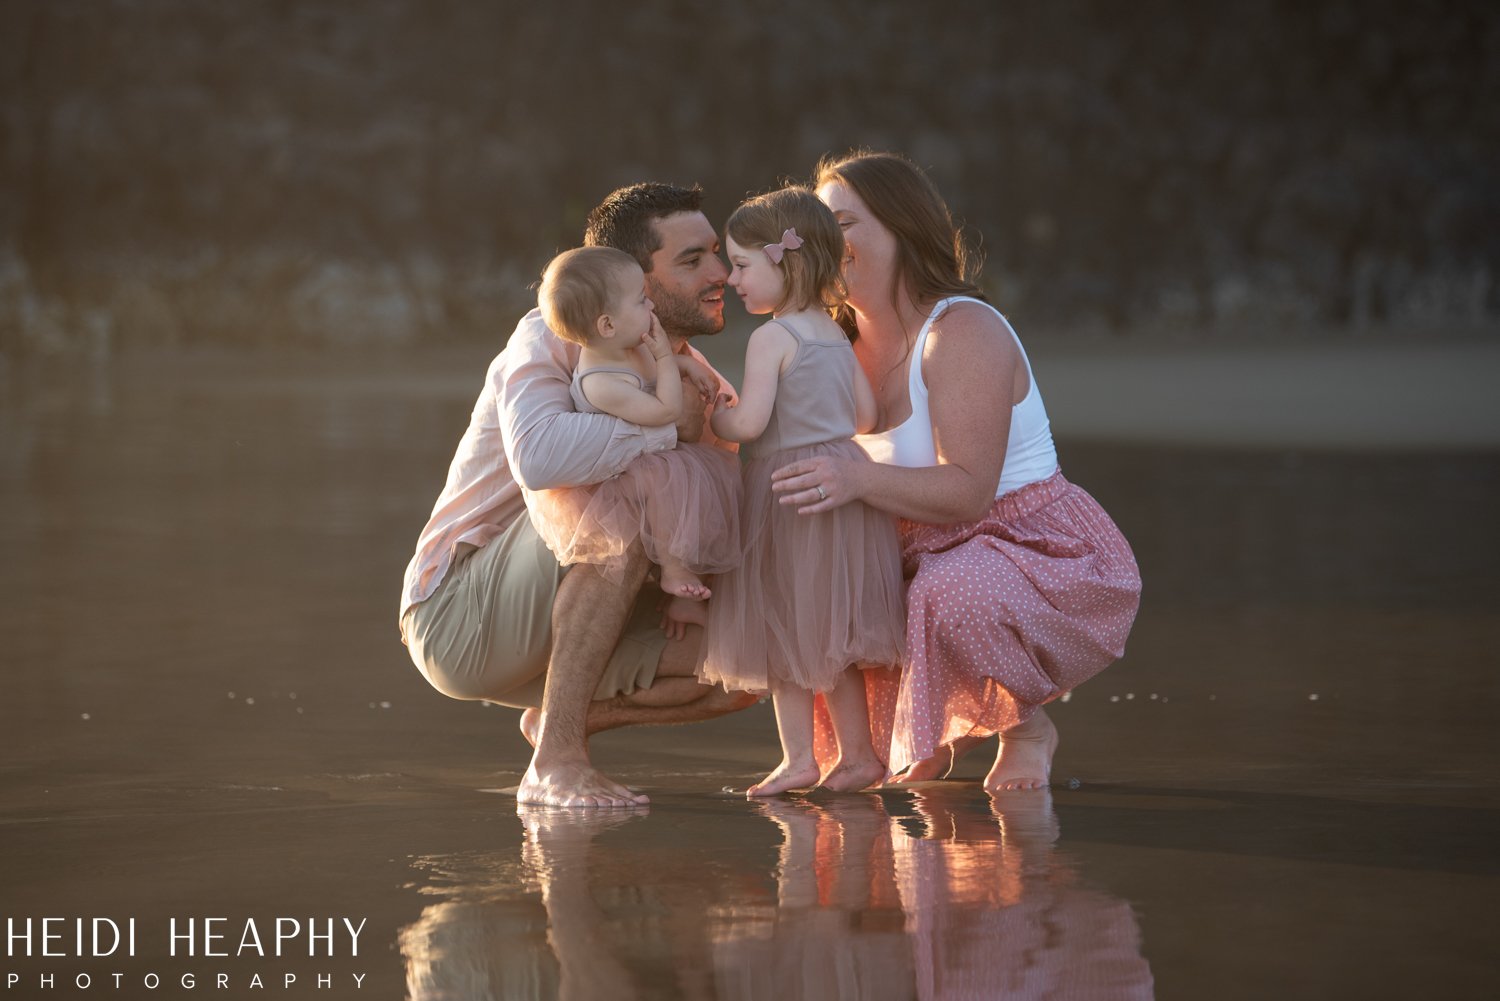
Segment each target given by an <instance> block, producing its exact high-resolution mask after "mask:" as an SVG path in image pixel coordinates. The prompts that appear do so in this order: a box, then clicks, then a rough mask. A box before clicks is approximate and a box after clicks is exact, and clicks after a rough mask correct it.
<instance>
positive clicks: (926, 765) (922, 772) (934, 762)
mask: <svg viewBox="0 0 1500 1001" xmlns="http://www.w3.org/2000/svg"><path fill="white" fill-rule="evenodd" d="M984 741H985V738H984V737H959V738H958V739H957V740H955V741H953V742H952V743H948V744H944V745H943V746H941V747H939V748H938V749H937V753H936V754H934V755H933V756H932V757H930V758H923V759H922V760H921V761H916V762H913V763H912V764H910V765H908V766H907V767H905V768H903V769H902V770H901V774H900V775H893V776H892V777H891V784H892V785H902V784H904V783H907V782H931V781H934V780H936V779H945V778H947V777H948V775H949V774H950V773H951V772H952V771H953V767H954V766H955V765H957V764H958V759H959V758H961V757H963V756H964V755H965V754H967V753H969V752H970V751H972V750H973V749H974V748H976V747H978V746H979V745H980V744H982V743H984Z"/></svg>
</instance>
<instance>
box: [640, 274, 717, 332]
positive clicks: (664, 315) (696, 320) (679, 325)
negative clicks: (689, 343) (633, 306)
mask: <svg viewBox="0 0 1500 1001" xmlns="http://www.w3.org/2000/svg"><path fill="white" fill-rule="evenodd" d="M647 291H648V293H649V294H650V296H651V302H652V303H653V304H654V305H655V306H656V318H657V319H658V320H660V321H661V328H662V329H663V330H665V331H666V332H667V334H668V335H669V336H672V337H682V338H687V337H698V336H699V335H702V334H717V333H718V332H719V331H721V330H723V329H724V314H722V313H720V314H719V315H718V316H704V315H703V302H702V298H703V296H705V295H707V294H709V293H710V292H712V291H713V290H712V289H704V290H702V291H700V292H695V293H693V295H692V296H682V295H677V294H676V293H673V292H668V291H667V290H666V289H664V288H662V287H660V286H656V287H655V288H648V289H647Z"/></svg>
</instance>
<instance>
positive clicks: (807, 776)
mask: <svg viewBox="0 0 1500 1001" xmlns="http://www.w3.org/2000/svg"><path fill="white" fill-rule="evenodd" d="M817 784H818V765H817V762H815V761H806V762H798V763H797V764H792V763H791V762H788V761H785V760H783V761H782V762H781V764H780V765H778V766H777V767H776V770H775V771H773V772H772V773H771V774H770V775H767V776H766V777H765V778H763V779H761V780H760V781H759V782H757V783H755V785H753V786H751V787H750V788H749V789H747V790H745V795H746V796H752V797H753V796H779V795H781V794H782V793H784V792H786V791H787V790H789V789H809V788H811V787H813V786H815V785H817Z"/></svg>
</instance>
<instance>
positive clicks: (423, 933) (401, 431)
mask: <svg viewBox="0 0 1500 1001" xmlns="http://www.w3.org/2000/svg"><path fill="white" fill-rule="evenodd" d="M485 361H486V358H485V357H484V353H483V352H480V353H478V354H476V353H474V352H461V353H457V354H455V355H453V356H452V357H449V358H445V359H439V360H436V361H433V360H429V361H426V362H424V363H421V364H416V363H413V362H410V361H408V360H405V359H379V358H374V359H371V358H366V359H361V360H358V361H352V360H350V359H335V358H326V357H325V358H311V359H302V360H300V361H297V362H291V361H288V360H285V359H272V358H253V357H251V358H246V357H212V356H203V357H196V358H192V359H181V358H178V359H165V358H162V359H135V360H131V361H127V362H124V363H120V364H117V365H115V366H114V367H111V368H107V369H97V370H84V371H44V370H35V369H24V370H23V369H11V370H9V371H5V372H3V374H0V511H3V512H4V518H3V519H0V566H3V568H4V574H3V577H0V627H3V631H4V634H5V635H6V636H7V638H8V643H7V644H6V648H5V654H4V660H3V670H4V676H5V681H6V696H5V698H4V699H3V700H0V751H3V754H0V849H3V855H0V857H3V859H4V861H3V863H0V901H3V916H4V917H6V918H7V919H10V920H11V921H12V925H11V927H10V928H8V929H7V930H8V931H9V932H11V933H12V934H11V937H10V938H9V940H8V941H9V947H10V948H9V954H8V956H7V958H6V959H5V961H4V966H3V967H0V984H4V983H7V978H8V977H10V976H11V975H14V976H16V977H17V978H18V979H17V981H16V982H15V984H14V985H13V986H11V987H10V988H9V993H8V996H14V997H31V996H47V997H67V996H92V995H99V994H103V995H106V996H116V997H144V996H151V997H176V996H181V997H192V996H197V995H200V994H214V995H215V996H242V995H243V994H246V993H248V992H249V991H251V990H254V989H255V983H254V982H253V981H252V978H254V977H256V976H259V977H260V978H261V981H262V982H263V983H264V984H265V985H266V989H267V990H269V991H272V992H274V993H278V994H280V995H281V996H285V997H297V996H301V995H304V994H305V995H309V996H320V997H343V996H351V997H352V996H375V997H383V998H397V997H403V996H412V997H417V998H490V997H494V998H505V997H520V998H525V997H554V996H562V997H586V998H596V997H632V996H634V997H661V998H667V997H688V998H715V997H718V998H761V997H775V998H777V999H778V1001H781V999H790V998H798V997H871V998H886V997H890V998H907V997H924V998H927V997H1041V996H1065V997H1101V998H1115V997H1152V996H1154V997H1159V998H1203V997H1214V998H1266V997H1278V998H1297V997H1344V996H1348V997H1362V998H1383V997H1389V998H1406V997H1411V996H1419V995H1420V996H1442V997H1479V996H1488V993H1489V990H1490V988H1491V987H1492V985H1493V983H1494V980H1495V977H1496V975H1497V974H1500V964H1497V962H1496V960H1495V958H1494V950H1493V948H1492V941H1491V938H1490V934H1489V933H1488V932H1485V931H1484V930H1483V929H1484V928H1486V927H1488V926H1489V925H1488V921H1487V920H1485V918H1484V915H1485V914H1486V913H1488V910H1489V906H1488V905H1489V903H1490V901H1491V900H1492V898H1493V896H1494V894H1495V893H1496V891H1497V890H1500V872H1497V865H1496V851H1495V845H1496V844H1497V843H1500V841H1497V836H1500V796H1497V793H1496V786H1495V781H1494V775H1495V772H1496V765H1497V763H1500V762H1497V757H1500V755H1497V752H1496V747H1495V741H1494V738H1493V722H1492V721H1493V719H1494V716H1495V710H1496V708H1497V702H1500V699H1497V688H1500V681H1497V677H1500V674H1497V672H1496V670H1495V668H1496V666H1497V664H1496V660H1497V658H1496V655H1495V653H1494V651H1495V649H1496V645H1497V641H1500V618H1497V614H1496V612H1495V609H1496V608H1497V607H1500V605H1497V599H1500V575H1497V574H1496V573H1495V569H1494V568H1495V565H1496V558H1497V556H1500V525H1497V523H1496V519H1495V518H1494V516H1493V512H1494V510H1495V509H1496V500H1497V497H1500V454H1496V453H1492V452H1471V453H1455V452H1451V451H1448V452H1444V453H1441V454H1438V453H1433V454H1423V453H1421V452H1412V451H1408V452H1403V453H1396V454H1375V453H1363V454H1340V453H1334V452H1309V451H1296V450H1278V449H1271V448H1262V449H1259V450H1255V451H1228V450H1214V449H1209V448H1193V449H1183V448H1171V449H1169V448H1161V447H1153V446H1149V445H1146V444H1137V445H1109V446H1103V445H1090V444H1089V443H1087V442H1086V441H1082V440H1078V441H1070V440H1067V439H1066V438H1064V439H1063V440H1062V441H1061V442H1060V444H1061V447H1062V452H1063V459H1064V465H1065V468H1066V469H1067V471H1068V473H1069V474H1070V477H1071V478H1072V479H1074V480H1075V481H1076V482H1080V483H1082V484H1084V485H1085V486H1086V487H1088V488H1089V489H1090V490H1091V491H1092V492H1094V493H1095V494H1096V496H1098V497H1099V498H1100V499H1101V500H1102V501H1103V502H1104V503H1105V506H1106V507H1108V508H1109V509H1110V510H1111V511H1112V513H1114V514H1115V515H1116V517H1117V520H1118V521H1119V522H1120V524H1121V526H1122V527H1123V528H1124V529H1125V532H1126V534H1127V535H1128V536H1129V537H1130V538H1131V540H1132V542H1133V543H1134V544H1135V546H1136V549H1137V554H1138V556H1139V558H1140V562H1141V565H1142V569H1143V573H1144V575H1145V579H1146V587H1147V590H1146V597H1145V604H1144V607H1143V611H1142V614H1141V618H1140V620H1139V622H1138V625H1137V628H1136V632H1135V634H1134V635H1133V637H1132V639H1131V643H1130V648H1129V652H1128V654H1127V657H1126V659H1125V660H1124V661H1122V662H1121V663H1120V664H1118V665H1116V666H1115V667H1113V668H1111V669H1110V670H1109V671H1106V672H1105V673H1104V674H1103V675H1101V676H1100V677H1099V678H1097V679H1095V680H1094V681H1092V682H1090V683H1089V684H1087V685H1085V686H1083V687H1082V688H1080V689H1079V690H1078V691H1077V692H1076V693H1075V694H1074V696H1073V697H1072V698H1071V699H1070V700H1069V701H1068V702H1067V703H1066V704H1059V705H1057V706H1056V708H1055V712H1054V718H1055V719H1056V720H1057V722H1058V725H1059V727H1060V728H1061V730H1062V733H1063V744H1062V748H1061V750H1060V753H1059V756H1058V759H1057V765H1056V769H1055V771H1054V780H1055V784H1056V789H1055V791H1054V792H1053V793H1052V794H1050V795H1044V794H1037V795H1032V796H1015V797H1007V798H1004V799H1002V800H1000V801H997V802H994V803H992V802H991V801H990V799H989V797H987V796H985V795H984V794H983V792H982V791H981V790H980V788H979V786H978V782H977V779H978V777H979V776H980V775H982V773H983V770H984V762H983V761H981V760H979V757H978V756H976V757H975V758H973V759H971V760H969V761H965V762H963V763H961V765H960V767H959V769H958V770H957V772H956V773H955V776H954V777H953V778H951V779H949V780H948V781H945V782H942V783H936V784H933V785H930V786H927V787H923V788H918V789H914V790H904V791H896V792H883V793H880V794H872V795H864V796H846V797H819V796H814V797H806V798H794V799H790V800H788V801H785V802H779V803H770V804H749V803H747V802H745V801H744V800H743V799H741V798H739V797H737V796H735V795H733V794H730V793H726V792H724V791H723V790H724V789H725V788H726V787H728V788H740V789H742V788H743V787H744V786H745V784H746V783H747V782H748V781H749V780H751V779H753V778H754V777H756V776H758V775H759V774H760V773H761V772H762V771H764V769H765V768H767V767H768V766H769V764H770V763H771V762H772V760H773V758H774V757H775V754H776V751H775V735H774V729H773V726H772V722H771V720H770V717H769V714H768V713H767V712H766V710H765V708H764V707H758V708H757V709H754V710H751V711H749V712H747V713H742V714H740V715H738V716H736V717H733V718H729V719H725V720H721V721H717V722H715V723H711V724H703V725H700V726H697V727H694V728H684V729H672V730H658V731H633V732H632V731H619V732H614V733H609V734H605V735H602V736H600V737H599V738H597V739H596V741H595V754H596V759H597V760H598V761H599V762H600V763H601V764H602V765H604V766H605V767H606V768H607V769H608V770H610V771H611V772H612V773H613V774H615V775H617V776H620V777H622V778H624V779H625V780H627V781H630V782H632V783H634V784H638V785H640V786H642V787H644V788H645V789H646V790H647V791H648V792H649V793H650V794H651V796H652V799H653V803H652V805H651V806H650V807H649V808H646V809H643V810H639V811H626V812H621V813H611V814H609V815H574V814H569V813H566V812H561V813H560V812H556V811H546V810H521V811H519V812H518V810H517V806H516V803H515V801H514V799H513V798H511V797H508V796H507V795H506V794H505V793H504V791H503V790H505V789H506V788H508V787H513V786H514V785H515V783H516V781H517V780H518V778H519V771H520V770H521V769H522V768H523V767H524V763H525V760H526V753H525V746H524V744H523V742H522V741H521V738H520V736H519V734H518V733H517V732H516V730H515V727H514V721H515V716H514V714H513V713H511V712H509V711H505V710H499V709H486V708H483V707H480V706H477V705H465V704H460V703H457V702H453V701H450V700H447V699H444V698H442V697H441V696H439V695H437V694H436V693H434V692H433V691H432V690H431V689H430V688H428V687H427V686H426V684H425V683H424V682H423V681H422V680H421V678H420V677H419V676H418V675H417V673H416V671H415V670H414V669H413V668H412V667H411V666H410V664H409V662H408V661H407V660H406V659H405V656H404V651H403V649H402V648H401V646H400V644H399V640H398V638H397V635H396V630H395V622H394V618H395V612H396V602H397V595H398V593H399V581H400V577H401V571H402V568H403V567H404V565H405V563H406V561H407V559H408V558H409V556H410V547H411V545H412V543H413V542H414V540H415V537H416V533H417V531H418V529H419V528H420V527H421V523H422V521H423V520H424V518H425V515H426V513H427V510H428V508H429V507H430V505H431V502H432V499H433V497H434V496H435V494H436V491H437V489H438V487H439V486H440V484H441V480H442V477H443V474H444V471H445V468H446V464H447V460H448V457H449V455H450V453H451V448H452V446H453V444H454V442H455V441H456V439H457V436H458V434H459V433H460V431H461V430H462V428H463V426H464V423H465V421H466V419H467V414H468V410H469V407H470V405H471V403H472V395H473V393H474V392H475V391H476V390H477V388H478V385H479V380H480V376H481V373H482V369H483V365H484V363H485ZM45 917H64V918H67V919H69V922H68V923H67V925H66V929H67V931H66V934H65V935H64V936H63V937H62V938H61V939H60V940H55V941H53V942H52V943H51V945H52V947H53V948H52V950H51V951H59V950H62V951H66V952H68V955H66V956H62V957H56V956H53V957H46V956H41V955H40V954H39V953H40V952H41V951H42V945H43V943H42V941H41V938H40V934H41V932H40V927H39V925H37V926H36V927H37V931H36V933H35V935H34V937H33V938H32V939H31V940H26V939H21V940H17V939H16V938H15V937H14V932H15V928H16V927H17V926H16V925H15V924H14V923H15V922H18V921H19V922H24V921H25V919H27V918H31V919H33V921H34V922H40V920H41V919H42V918H45ZM78 917H82V918H85V919H88V918H93V917H108V918H111V919H113V920H114V921H116V922H117V923H118V924H120V925H122V926H123V925H125V924H126V922H127V921H128V920H129V919H134V920H135V923H136V928H137V937H138V947H137V949H136V954H135V955H134V956H127V955H123V951H122V950H117V951H116V952H115V953H114V954H113V955H109V956H105V957H94V956H92V955H82V956H79V955H75V954H74V953H76V952H77V950H76V949H75V948H74V946H75V944H76V943H75V942H74V936H73V925H72V924H71V921H72V919H73V918H78ZM209 917H218V918H223V919H225V920H224V922H222V923H221V924H219V925H218V926H216V927H217V928H218V930H220V931H221V932H223V931H225V930H226V929H227V938H225V939H223V940H220V941H219V943H218V947H217V948H216V949H215V950H214V951H218V952H225V951H227V952H229V953H230V955H228V956H209V955H204V954H203V953H204V952H206V951H208V947H207V946H206V945H205V943H204V941H203V939H202V938H201V936H200V937H199V938H198V939H197V940H195V942H194V943H193V951H194V952H195V953H196V954H195V955H191V956H187V955H183V954H182V953H183V952H184V951H186V946H185V943H184V942H183V941H181V940H179V942H178V946H179V954H178V955H175V956H174V955H169V952H168V947H169V945H170V944H171V943H170V941H169V936H168V934H167V929H168V927H169V926H168V922H169V921H171V920H173V919H176V920H177V922H178V925H177V927H178V928H179V929H180V928H181V927H183V925H184V923H185V922H186V920H187V919H189V918H194V919H197V921H198V922H200V924H199V925H198V927H199V929H200V930H201V927H202V925H201V922H202V921H203V920H204V919H206V918H209ZM346 917H347V918H349V919H350V920H351V921H352V922H353V923H354V924H356V925H358V923H359V921H360V920H361V919H363V920H364V921H365V924H364V926H363V932H362V934H361V935H360V937H359V938H358V940H357V943H358V953H357V955H356V954H354V953H353V952H352V949H353V943H352V942H351V941H350V940H349V936H347V935H341V934H335V936H334V938H333V939H331V940H322V941H321V942H320V941H319V940H309V939H308V937H307V935H306V927H307V925H308V924H310V923H313V922H314V921H316V922H317V925H316V927H319V928H324V927H325V924H324V923H325V922H327V921H328V920H329V919H333V920H334V922H335V925H336V928H335V932H337V929H338V928H341V927H342V925H341V924H340V922H342V920H343V919H344V918H346ZM278 918H280V919H283V920H291V919H296V920H297V921H299V922H300V924H299V926H298V927H299V929H300V930H301V934H300V937H297V936H289V937H288V938H287V940H286V941H285V942H284V943H283V946H284V948H283V955H281V956H279V957H278V956H276V955H274V954H271V955H266V956H260V955H256V954H255V951H254V950H253V949H251V950H243V949H239V948H238V947H239V946H241V944H242V941H243V935H244V931H243V929H244V927H245V925H246V924H247V922H250V921H254V922H255V923H256V927H257V928H258V929H271V928H274V927H275V922H276V920H277V919H278ZM288 927H290V926H288ZM28 941H29V942H30V944H31V945H32V946H33V951H32V954H31V955H30V956H27V955H26V954H25V948H24V947H25V946H26V944H27V943H28ZM264 944H265V945H266V946H267V948H266V949H265V951H267V952H268V953H270V952H273V950H272V949H271V948H270V945H271V943H270V940H269V936H267V940H266V942H265V943H264ZM89 951H95V950H92V949H87V950H85V952H89ZM236 951H239V952H240V953H241V954H240V955H234V953H235V952H236ZM310 951H311V952H315V953H317V954H316V955H312V956H310V955H309V952H310ZM329 951H331V952H332V953H333V954H332V955H327V953H328V952H329ZM116 973H118V974H120V975H121V976H120V980H119V984H120V986H115V981H114V978H113V974H116ZM153 974H154V975H156V976H159V977H160V978H161V981H162V986H161V987H160V988H159V989H156V990H151V989H150V987H149V981H148V977H149V976H151V975H153ZM48 975H51V976H52V977H53V978H54V981H53V983H54V984H55V985H56V986H55V987H52V988H47V987H46V986H45V983H44V982H43V981H42V979H41V978H43V977H45V976H48ZM184 975H192V976H193V978H194V979H193V983H194V986H193V987H191V988H189V987H185V986H183V984H182V978H183V977H184ZM221 975H222V976H225V977H227V978H228V986H229V990H228V991H227V992H226V991H224V990H219V989H217V986H216V983H215V981H216V978H218V977H219V976H221ZM288 975H290V976H292V977H294V978H296V979H295V980H293V981H292V982H291V983H290V984H288V983H287V981H286V980H285V978H286V977H287V976H288ZM80 976H88V977H90V978H91V986H90V987H89V988H87V989H84V988H81V987H79V986H78V983H77V981H78V978H79V977H80ZM319 976H327V977H330V978H331V981H330V983H331V984H332V987H331V988H330V989H323V990H319V989H318V987H317V978H318V977H319ZM356 976H362V977H363V980H362V986H361V987H359V988H356V981H355V977H356Z"/></svg>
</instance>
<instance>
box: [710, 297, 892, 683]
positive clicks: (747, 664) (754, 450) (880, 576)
mask: <svg viewBox="0 0 1500 1001" xmlns="http://www.w3.org/2000/svg"><path fill="white" fill-rule="evenodd" d="M775 322H778V323H780V324H781V326H782V327H784V328H785V329H787V330H788V331H790V332H791V334H792V336H793V337H795V338H796V339H797V354H796V356H795V357H794V358H793V359H792V363H791V365H790V366H788V368H787V369H786V371H785V372H783V373H782V374H781V377H780V380H779V382H778V385H777V388H776V403H775V406H774V408H773V409H772V411H771V418H770V421H769V422H768V423H767V424H766V429H765V431H764V432H762V434H761V436H760V437H759V438H758V439H756V440H755V441H754V442H751V443H749V444H747V445H746V446H745V451H746V453H747V454H748V455H749V459H750V461H749V462H748V463H746V465H745V472H744V480H745V489H744V508H743V514H742V518H741V522H742V531H743V533H744V540H745V544H744V556H743V559H742V561H741V563H740V566H739V567H738V569H736V570H733V571H731V572H730V573H728V574H726V575H724V576H723V577H722V578H720V580H719V582H718V583H717V584H716V585H715V587H714V596H713V598H712V599H711V600H710V601H709V603H708V627H707V652H706V654H705V656H704V660H703V662H702V663H701V664H700V665H699V668H698V676H699V678H700V679H702V680H703V681H705V682H708V683H711V684H722V685H724V686H725V687H726V688H730V689H737V690H744V691H765V690H767V689H769V688H770V683H771V680H772V679H781V680H783V681H790V682H791V683H793V684H795V685H797V686H798V687H799V688H805V689H809V690H811V691H815V692H826V691H828V690H829V689H830V688H832V687H833V686H834V685H835V684H836V683H837V682H838V680H839V676H840V675H841V674H842V673H843V672H844V669H845V668H847V667H849V666H850V665H851V664H861V665H896V664H899V663H900V662H901V652H902V647H903V643H904V637H905V628H906V613H905V608H904V606H903V601H902V593H901V592H902V583H901V552H900V547H899V545H898V543H897V539H896V522H895V519H894V518H892V517H891V516H890V515H888V514H885V513H884V512H882V511H877V510H876V509H875V508H872V507H868V506H866V505H865V504H863V503H861V502H858V501H855V502H853V503H849V504H844V505H842V506H841V507H837V508H834V509H833V510H832V511H825V512H822V513H820V514H814V515H805V514H798V513H797V509H796V508H795V507H792V506H790V505H786V504H781V503H779V501H778V499H777V496H776V495H775V494H773V493H772V492H771V473H772V472H773V471H775V470H776V469H779V468H780V467H782V466H784V465H786V464H787V463H789V462H794V461H797V460H798V459H805V458H809V457H811V456H815V455H832V456H838V457H841V458H845V459H849V460H851V461H856V462H868V461H869V459H868V458H867V457H866V456H865V453H864V452H863V451H862V450H861V449H860V447H859V446H858V445H856V444H854V442H853V441H851V440H850V436H851V435H853V433H854V429H855V413H854V372H855V366H856V364H857V362H856V361H855V358H854V350H853V348H852V347H851V346H850V344H849V342H848V341H846V340H843V339H840V340H838V341H821V340H813V339H810V338H807V337H804V336H803V335H802V333H800V332H799V331H798V330H796V329H794V327H793V326H792V325H791V324H790V323H788V322H787V320H786V319H782V320H777V321H775ZM798 322H801V321H798Z"/></svg>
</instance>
